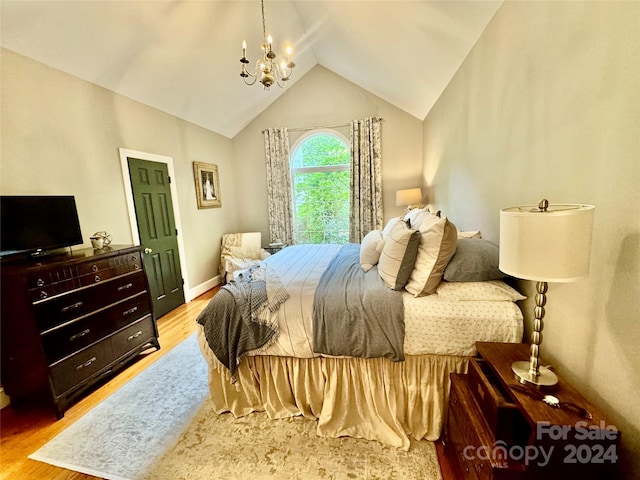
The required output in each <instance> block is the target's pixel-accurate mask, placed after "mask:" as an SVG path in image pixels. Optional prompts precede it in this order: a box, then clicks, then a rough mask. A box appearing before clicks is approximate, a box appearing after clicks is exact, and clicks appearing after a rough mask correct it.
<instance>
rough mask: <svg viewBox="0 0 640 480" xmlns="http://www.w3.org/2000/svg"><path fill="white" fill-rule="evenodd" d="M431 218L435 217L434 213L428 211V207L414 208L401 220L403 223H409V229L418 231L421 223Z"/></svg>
mask: <svg viewBox="0 0 640 480" xmlns="http://www.w3.org/2000/svg"><path fill="white" fill-rule="evenodd" d="M431 216H434V217H437V215H436V214H435V213H431V212H430V211H429V208H428V207H425V208H414V209H413V210H411V211H410V212H409V213H407V214H406V215H405V216H404V218H403V220H404V221H405V222H406V221H408V222H409V227H410V228H413V229H414V230H418V229H420V225H422V222H423V221H424V220H425V219H427V218H429V217H431Z"/></svg>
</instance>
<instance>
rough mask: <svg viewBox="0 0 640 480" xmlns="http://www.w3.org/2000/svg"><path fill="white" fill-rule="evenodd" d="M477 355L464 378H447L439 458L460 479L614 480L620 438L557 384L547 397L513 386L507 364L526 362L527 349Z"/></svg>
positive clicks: (497, 348) (491, 349)
mask: <svg viewBox="0 0 640 480" xmlns="http://www.w3.org/2000/svg"><path fill="white" fill-rule="evenodd" d="M476 347H477V351H478V356H477V358H474V359H472V360H471V362H470V363H469V370H468V373H467V374H466V375H461V374H452V375H451V380H452V382H451V393H450V396H449V412H448V419H447V426H446V429H445V436H444V441H445V453H446V454H447V456H448V458H450V459H451V460H452V463H453V465H454V468H455V469H456V470H458V475H459V476H460V478H465V479H470V480H477V479H481V480H490V479H531V480H534V479H544V480H552V479H561V480H568V479H571V478H580V479H603V480H604V479H607V480H608V479H612V478H616V476H617V469H616V467H617V460H618V442H619V439H620V432H619V431H618V430H617V429H616V428H615V426H613V425H612V424H611V423H610V422H609V421H607V420H606V419H605V417H604V415H603V414H602V412H601V411H599V410H598V409H597V407H595V406H594V405H593V404H591V403H590V402H589V401H588V400H587V399H586V398H585V397H583V396H582V395H581V394H580V393H578V392H577V391H576V390H575V389H574V388H573V387H572V386H571V385H570V384H569V383H568V382H567V381H565V380H564V379H563V378H561V377H560V376H558V380H559V381H558V384H557V385H556V386H555V388H554V389H553V390H552V391H550V392H543V393H541V392H540V391H538V390H536V389H535V388H534V387H527V389H525V388H524V386H522V385H520V384H518V382H517V381H516V379H515V376H514V374H513V372H512V371H511V364H512V363H513V362H514V361H517V360H527V359H528V358H529V346H528V345H526V344H522V343H485V342H478V343H476ZM546 393H548V394H551V395H554V396H555V397H557V398H558V399H559V400H560V401H561V402H564V404H563V403H561V404H560V407H559V408H558V407H554V406H551V405H548V404H547V403H545V402H543V401H542V399H541V397H543V396H544V395H545V394H546ZM582 409H584V410H586V412H588V414H587V413H586V412H585V411H581V410H582ZM589 416H590V418H589Z"/></svg>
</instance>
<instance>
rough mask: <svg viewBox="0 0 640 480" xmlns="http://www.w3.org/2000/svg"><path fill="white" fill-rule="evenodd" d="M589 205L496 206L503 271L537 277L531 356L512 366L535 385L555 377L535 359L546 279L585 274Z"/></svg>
mask: <svg viewBox="0 0 640 480" xmlns="http://www.w3.org/2000/svg"><path fill="white" fill-rule="evenodd" d="M594 210H595V207H594V206H593V205H575V204H569V205H566V204H565V205H549V202H548V201H547V200H546V199H543V200H542V201H541V202H540V203H539V204H538V205H537V206H535V205H525V206H518V207H509V208H504V209H502V210H500V262H499V268H500V270H501V271H503V272H504V273H506V274H508V275H511V276H513V277H516V278H521V279H524V280H535V281H536V282H537V283H536V291H537V293H536V306H535V320H534V323H533V333H532V334H531V356H530V358H529V361H528V362H527V361H518V362H514V363H513V364H512V366H511V369H512V370H513V372H514V374H515V376H516V379H517V380H518V381H519V382H520V383H522V384H527V385H532V386H535V387H537V388H545V387H552V386H554V385H555V384H557V383H558V378H557V377H556V375H555V374H554V373H553V372H552V371H551V370H549V369H548V368H547V367H543V366H540V365H539V364H538V356H539V349H540V344H541V343H542V329H543V325H542V319H543V317H544V314H545V311H544V307H545V305H546V303H547V297H546V294H547V288H548V282H573V281H576V280H578V279H580V278H583V277H585V276H586V275H588V274H589V260H590V257H591V233H592V226H593V213H594Z"/></svg>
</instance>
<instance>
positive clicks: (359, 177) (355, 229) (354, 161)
mask: <svg viewBox="0 0 640 480" xmlns="http://www.w3.org/2000/svg"><path fill="white" fill-rule="evenodd" d="M380 122H381V119H380V118H375V117H372V118H364V119H361V120H353V121H352V122H351V135H350V140H351V181H350V183H351V208H350V212H351V213H350V221H349V242H351V243H360V241H361V240H362V238H363V237H364V236H365V235H366V234H367V233H369V232H370V231H371V230H379V229H382V226H383V215H382V155H381V144H380Z"/></svg>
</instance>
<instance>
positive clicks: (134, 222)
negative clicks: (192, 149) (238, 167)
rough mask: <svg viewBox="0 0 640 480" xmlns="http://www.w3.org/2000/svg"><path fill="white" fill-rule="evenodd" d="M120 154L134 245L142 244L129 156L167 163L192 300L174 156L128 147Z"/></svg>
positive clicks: (184, 272)
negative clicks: (134, 201)
mask: <svg viewBox="0 0 640 480" xmlns="http://www.w3.org/2000/svg"><path fill="white" fill-rule="evenodd" d="M118 152H119V154H120V166H121V167H122V183H123V184H124V195H125V199H126V201H127V211H128V213H129V227H130V228H131V238H133V244H134V245H140V232H139V231H138V219H137V218H136V208H135V205H134V203H133V189H132V188H131V176H130V174H129V157H132V158H137V159H139V160H148V161H151V162H158V163H164V164H166V165H167V170H168V171H169V176H170V177H171V183H170V184H169V189H170V190H171V203H172V205H173V217H174V220H175V224H176V229H177V230H178V237H177V240H178V254H179V255H180V270H181V272H182V279H183V280H184V283H183V285H182V291H183V293H184V300H185V302H190V301H191V300H193V298H192V297H191V296H190V295H188V293H189V292H190V290H191V289H190V288H189V273H188V271H187V261H186V256H185V249H184V241H183V230H182V223H181V221H180V205H179V202H178V189H177V188H176V175H175V170H174V169H173V158H172V157H167V156H165V155H157V154H155V153H148V152H140V151H137V150H129V149H127V148H118Z"/></svg>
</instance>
